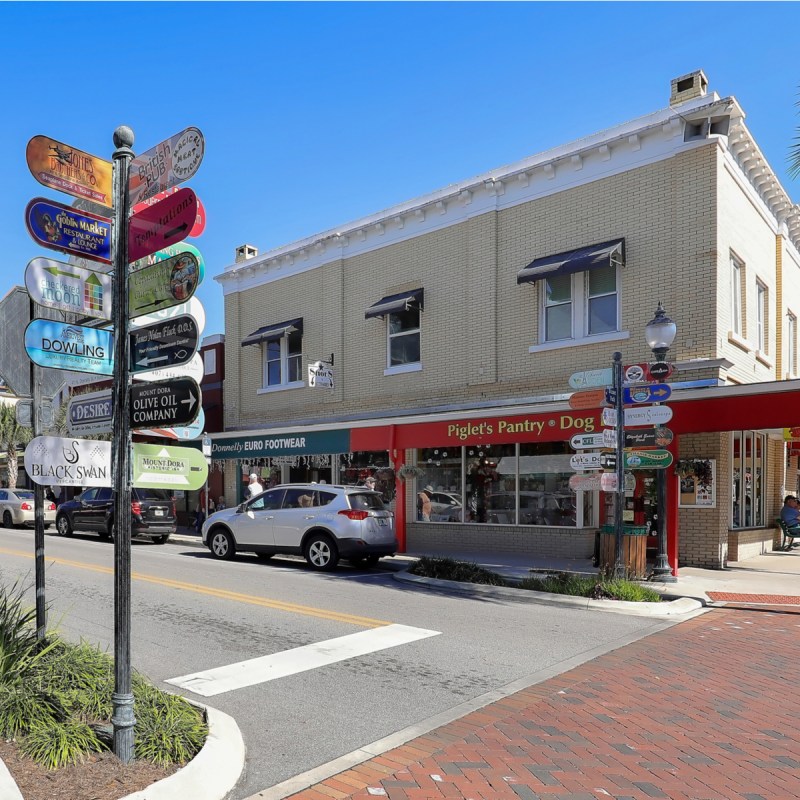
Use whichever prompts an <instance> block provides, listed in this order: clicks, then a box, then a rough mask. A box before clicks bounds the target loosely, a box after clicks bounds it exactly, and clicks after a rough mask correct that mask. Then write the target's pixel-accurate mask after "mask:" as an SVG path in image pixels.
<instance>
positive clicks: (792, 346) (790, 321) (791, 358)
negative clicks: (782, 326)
mask: <svg viewBox="0 0 800 800" xmlns="http://www.w3.org/2000/svg"><path fill="white" fill-rule="evenodd" d="M786 368H787V370H788V372H789V374H790V375H797V317H796V316H795V315H794V314H792V312H791V311H790V312H789V313H788V314H787V315H786Z"/></svg>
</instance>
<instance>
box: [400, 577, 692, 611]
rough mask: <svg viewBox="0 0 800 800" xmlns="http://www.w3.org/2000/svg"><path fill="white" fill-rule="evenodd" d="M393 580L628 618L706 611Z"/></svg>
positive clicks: (683, 602) (682, 601) (688, 602)
mask: <svg viewBox="0 0 800 800" xmlns="http://www.w3.org/2000/svg"><path fill="white" fill-rule="evenodd" d="M392 577H393V578H394V579H395V580H396V581H402V582H405V583H416V584H421V585H425V586H433V587H435V588H437V589H445V590H447V591H449V592H454V593H456V594H465V595H471V596H473V597H476V596H477V597H485V598H488V599H493V598H496V599H505V600H515V601H517V602H526V603H538V604H543V605H554V606H566V607H571V608H581V609H585V610H588V611H606V612H608V613H611V614H629V615H631V614H632V615H634V616H640V617H671V616H678V615H681V614H690V613H692V612H693V611H697V610H698V609H700V608H702V607H703V603H701V602H700V601H699V600H695V599H693V598H691V597H679V598H676V599H675V600H668V601H666V602H661V603H634V602H630V601H628V600H593V599H591V598H589V597H572V596H570V595H563V594H552V593H551V592H534V591H530V590H528V589H514V588H513V587H510V586H485V585H482V584H477V583H461V582H459V581H445V580H442V579H440V578H421V577H419V576H418V575H409V574H408V572H406V571H404V570H403V571H400V572H395V573H393V574H392Z"/></svg>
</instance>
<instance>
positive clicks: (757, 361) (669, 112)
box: [212, 71, 800, 567]
mask: <svg viewBox="0 0 800 800" xmlns="http://www.w3.org/2000/svg"><path fill="white" fill-rule="evenodd" d="M670 89H671V91H670V97H669V105H668V107H666V108H664V109H662V110H659V111H656V112H654V113H652V114H649V115H647V116H644V117H641V118H638V119H635V120H632V121H630V122H626V123H623V124H620V125H618V126H617V127H614V128H611V129H607V130H604V131H602V132H600V133H597V134H593V135H591V136H587V137H586V138H583V139H580V140H577V141H574V142H570V143H568V144H565V145H562V146H560V147H557V148H554V149H552V150H549V151H547V152H544V153H540V154H538V155H535V156H531V157H530V158H526V159H524V160H522V161H519V162H517V163H515V164H511V165H507V166H504V167H502V168H499V169H494V170H490V171H488V172H486V173H485V174H483V175H479V176H477V177H475V178H471V179H469V180H463V181H460V182H457V183H454V184H450V185H449V186H447V187H446V188H444V189H441V190H438V191H435V192H432V193H431V194H428V195H426V196H423V197H419V198H416V199H414V200H410V201H408V202H406V203H402V204H400V205H398V206H396V207H394V208H390V209H388V210H385V211H381V212H378V213H376V214H374V215H371V216H369V217H365V218H363V219H360V220H356V221H355V222H352V223H348V224H344V225H341V226H340V227H338V228H336V229H335V230H329V231H324V232H322V233H318V234H314V235H312V236H309V237H308V238H306V239H303V240H302V241H298V242H295V243H293V244H290V245H287V246H284V247H281V248H278V249H276V250H272V251H270V252H268V253H262V254H259V253H258V251H257V250H256V248H254V247H252V246H250V245H244V246H242V247H240V248H238V249H237V253H236V261H235V263H233V264H231V265H229V266H228V267H226V268H225V270H224V271H223V272H222V274H220V275H219V276H217V277H216V280H218V281H219V283H220V284H221V286H222V287H223V291H224V295H225V384H224V426H225V432H224V433H219V434H215V435H214V436H213V437H212V439H213V440H214V444H213V450H212V459H213V463H214V466H215V468H216V469H218V470H220V471H221V472H222V473H223V474H224V485H225V492H226V495H227V499H228V502H229V503H231V502H233V501H235V500H238V499H239V497H240V496H241V481H242V476H243V475H245V474H246V473H247V472H248V471H251V470H253V469H257V470H258V471H259V472H260V474H261V475H262V477H263V478H264V479H265V480H267V481H268V482H277V481H281V482H286V481H289V480H326V481H336V482H339V481H341V482H353V481H358V480H361V479H362V478H363V477H365V476H366V475H367V474H375V475H377V476H378V478H379V486H380V488H381V489H382V491H383V492H384V494H385V498H386V500H387V501H388V502H390V503H391V504H393V507H394V509H395V512H396V515H397V518H398V529H399V531H400V534H401V541H402V542H403V543H404V545H405V546H406V548H407V549H408V550H415V551H420V550H428V551H436V552H446V551H447V550H451V551H458V550H461V551H463V550H475V551H476V550H485V551H488V552H497V551H501V550H504V551H516V552H525V553H530V554H540V555H575V556H585V555H589V554H590V553H591V551H592V547H593V543H594V534H595V531H596V530H597V529H598V526H599V525H600V524H602V522H603V521H604V520H605V518H606V515H607V511H608V501H609V499H610V498H611V496H612V495H610V494H608V495H606V494H605V493H603V492H599V491H596V490H595V491H583V490H579V491H577V492H575V491H572V490H571V489H570V487H569V479H570V477H571V476H572V475H573V474H574V473H573V470H572V469H571V468H570V457H571V455H572V454H573V452H574V451H573V450H572V448H571V447H570V444H569V443H570V439H571V438H572V437H573V436H574V435H576V434H579V433H585V432H590V431H595V432H597V431H599V430H600V429H601V424H600V413H601V412H600V409H590V410H588V411H573V410H571V409H570V407H569V405H568V402H567V401H568V397H569V394H570V392H571V391H572V390H571V389H570V387H569V385H568V380H569V378H570V375H571V374H573V373H575V372H578V371H583V370H591V369H598V368H605V367H609V366H610V365H611V358H612V354H613V352H614V351H620V352H621V353H622V354H623V360H624V362H625V363H626V364H635V363H640V362H647V361H651V360H652V354H651V352H650V350H649V349H648V346H647V344H646V342H645V339H644V328H645V325H646V324H647V322H648V321H649V320H650V318H651V317H652V316H653V312H654V310H655V308H656V305H657V303H658V302H659V301H661V302H663V304H664V307H665V308H666V310H667V312H668V314H669V315H670V316H671V317H672V318H673V319H674V320H675V322H676V324H677V330H678V333H677V338H676V339H675V341H674V343H673V345H672V347H671V349H670V351H669V359H670V361H671V362H672V363H673V364H674V366H675V372H674V374H673V375H672V377H671V383H672V387H673V393H672V399H671V401H670V404H671V405H672V407H674V409H675V416H674V419H673V422H672V423H670V427H672V429H673V430H674V432H675V439H674V441H673V443H672V445H671V446H670V449H671V451H672V452H673V453H674V455H675V457H676V458H679V459H692V458H693V459H701V460H704V461H709V462H710V463H711V465H712V467H713V470H714V474H715V480H714V482H713V485H711V486H708V487H703V486H700V487H698V485H697V482H696V481H695V483H694V484H692V481H691V480H690V479H687V478H686V477H684V479H683V480H682V479H681V477H680V476H679V475H677V474H676V473H675V470H673V469H668V470H667V484H668V508H667V510H666V511H667V516H668V520H669V524H670V526H671V528H670V530H671V539H670V561H671V563H672V564H673V565H675V564H676V563H677V562H678V560H679V562H680V564H683V565H698V566H700V565H702V566H712V567H722V566H724V565H725V564H726V563H727V561H728V560H733V559H738V558H744V557H747V556H748V555H752V554H755V553H758V552H763V551H764V550H766V549H769V548H771V547H772V541H773V527H772V521H773V519H774V517H775V515H776V513H777V510H778V508H779V506H780V500H781V496H782V494H783V493H784V492H785V491H787V490H792V491H794V490H796V488H797V464H796V459H794V457H792V456H789V455H788V454H789V451H788V450H787V445H786V444H785V443H784V439H783V427H791V426H792V425H794V424H795V419H794V418H793V412H792V411H791V408H792V407H793V405H794V404H793V402H789V399H790V398H794V395H793V394H792V393H791V392H789V391H786V390H790V389H791V390H794V389H795V386H794V384H793V383H791V381H792V380H793V379H794V378H795V377H796V374H797V315H798V314H800V299H798V298H800V253H799V252H798V246H800V209H798V207H797V206H796V205H794V204H793V203H792V201H791V200H790V198H789V197H788V196H787V194H786V192H785V191H784V189H783V188H782V187H781V185H780V183H779V182H778V180H777V178H776V177H775V175H774V173H773V171H772V169H771V168H770V166H769V164H768V163H767V162H766V160H765V158H764V157H763V155H762V154H761V152H760V151H759V149H758V146H757V144H756V143H755V141H754V140H753V138H752V136H751V135H750V133H749V131H748V130H747V127H746V126H745V123H744V117H745V115H744V112H743V110H742V109H741V108H740V106H739V104H738V103H737V101H736V99H735V98H734V97H725V98H720V97H719V96H718V95H717V94H716V93H713V92H709V90H708V87H707V81H706V77H705V75H704V74H703V73H702V72H699V71H698V72H695V73H691V74H689V75H686V76H682V77H680V78H678V79H675V80H673V81H672V83H671V87H670ZM330 362H332V365H331V364H330ZM310 363H316V364H317V366H318V367H321V368H322V369H323V372H322V374H323V375H324V374H328V373H327V368H328V367H330V369H331V371H332V374H333V378H334V381H333V382H334V385H333V388H327V387H320V386H316V387H314V388H312V387H311V386H310V385H309V380H308V367H309V364H310ZM728 397H730V398H731V403H733V404H734V405H732V406H731V408H733V407H734V406H735V408H736V409H738V410H737V412H736V413H737V414H738V416H737V417H736V418H735V419H733V418H731V416H730V415H729V414H727V413H719V414H717V415H716V416H715V417H710V418H706V419H703V414H704V412H703V408H704V406H703V403H704V402H706V401H708V400H709V398H710V399H711V400H713V401H714V402H716V400H720V399H721V400H725V398H728ZM672 401H674V403H673V402H672ZM795 407H796V406H795ZM726 408H727V406H726ZM762 410H764V411H765V412H769V413H767V415H766V416H765V417H764V419H763V420H761V419H760V418H759V413H760V412H761V411H762ZM731 419H733V421H731ZM720 420H725V421H724V422H721V421H720ZM635 477H636V478H637V480H636V488H635V489H634V490H633V491H632V492H631V496H630V497H629V498H628V501H627V502H626V506H629V507H630V508H629V509H627V510H628V511H629V514H630V515H632V518H635V521H637V522H643V523H645V524H647V523H649V522H651V521H652V518H653V515H654V513H655V511H656V509H655V507H654V499H653V492H652V487H653V483H654V481H653V473H652V471H651V472H649V473H648V472H647V471H637V474H636V475H635ZM426 486H427V487H430V488H429V489H428V494H429V495H431V494H432V498H431V499H433V500H434V502H433V503H432V504H431V509H430V513H425V512H424V509H421V508H420V504H419V500H418V496H419V493H420V492H421V491H422V490H423V489H425V487H426ZM423 515H424V518H423Z"/></svg>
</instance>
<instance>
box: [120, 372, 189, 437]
mask: <svg viewBox="0 0 800 800" xmlns="http://www.w3.org/2000/svg"><path fill="white" fill-rule="evenodd" d="M201 397H202V393H201V391H200V387H199V386H198V385H197V382H196V381H194V380H193V379H192V378H178V379H177V380H174V381H169V382H167V383H134V384H133V385H132V386H131V403H130V415H131V428H133V429H135V430H138V429H142V428H145V429H146V428H161V427H165V426H167V427H178V426H181V425H189V424H191V423H192V422H194V420H195V417H197V414H198V411H199V409H200V398H201Z"/></svg>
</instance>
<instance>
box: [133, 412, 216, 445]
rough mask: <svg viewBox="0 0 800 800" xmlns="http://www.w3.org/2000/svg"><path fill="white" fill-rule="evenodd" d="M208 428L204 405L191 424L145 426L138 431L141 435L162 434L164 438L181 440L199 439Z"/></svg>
mask: <svg viewBox="0 0 800 800" xmlns="http://www.w3.org/2000/svg"><path fill="white" fill-rule="evenodd" d="M205 429H206V415H205V412H204V411H203V407H202V406H200V410H199V411H198V413H197V418H196V419H195V421H194V422H192V423H190V424H189V425H180V426H178V427H177V428H145V429H144V430H139V431H137V433H138V434H140V435H141V436H161V437H162V438H163V439H176V440H179V441H191V440H192V439H199V438H200V436H202V435H203V431H204V430H205Z"/></svg>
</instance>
